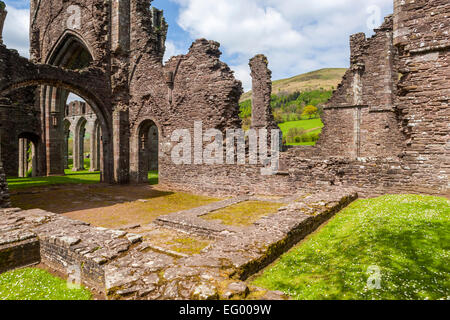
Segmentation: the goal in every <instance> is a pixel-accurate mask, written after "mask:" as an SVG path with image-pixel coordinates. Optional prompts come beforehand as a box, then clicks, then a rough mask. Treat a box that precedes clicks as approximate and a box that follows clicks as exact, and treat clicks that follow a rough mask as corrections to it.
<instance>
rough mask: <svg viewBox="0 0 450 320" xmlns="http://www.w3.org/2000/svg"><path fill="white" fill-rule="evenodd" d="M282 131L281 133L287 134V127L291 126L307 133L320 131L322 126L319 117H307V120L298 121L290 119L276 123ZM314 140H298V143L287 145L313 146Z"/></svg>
mask: <svg viewBox="0 0 450 320" xmlns="http://www.w3.org/2000/svg"><path fill="white" fill-rule="evenodd" d="M278 126H279V127H280V129H281V131H282V132H283V135H284V136H285V135H287V133H288V131H289V129H291V128H300V129H304V130H307V132H308V133H319V134H320V133H321V132H322V128H323V126H324V125H323V123H322V120H321V119H320V118H317V119H311V120H309V119H307V120H299V121H290V122H284V123H280V124H279V125H278ZM315 144H316V142H300V143H288V144H287V145H289V146H314V145H315Z"/></svg>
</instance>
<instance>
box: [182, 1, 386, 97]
mask: <svg viewBox="0 0 450 320" xmlns="http://www.w3.org/2000/svg"><path fill="white" fill-rule="evenodd" d="M173 1H175V2H178V3H179V4H180V6H181V10H180V16H179V19H178V24H179V25H180V26H181V27H182V28H183V29H184V30H186V31H187V32H189V34H190V36H191V37H193V38H200V37H204V38H208V39H213V40H217V41H219V42H220V43H221V45H222V51H223V52H224V53H225V57H226V58H227V60H229V62H230V65H231V66H232V68H233V69H234V70H235V71H236V77H237V78H239V79H240V80H241V81H242V82H243V84H244V87H245V89H246V90H248V89H250V84H251V81H250V76H249V68H248V60H249V59H250V58H251V57H252V56H254V55H255V54H258V53H263V54H265V55H267V56H268V58H269V63H270V66H269V67H270V68H271V69H272V71H273V76H274V78H281V77H287V76H293V75H296V74H299V73H302V72H307V71H312V70H314V69H318V68H324V67H345V66H347V65H348V60H349V46H348V43H349V40H348V39H349V36H350V35H351V34H353V33H356V32H366V33H370V32H371V30H368V29H367V21H368V19H369V18H372V20H373V17H371V16H370V15H369V13H368V12H367V8H369V7H371V6H373V5H376V6H379V7H380V11H381V12H382V14H389V13H392V10H393V9H392V0H371V1H361V0H312V1H311V0H245V1H242V0H214V1H210V0H173ZM381 19H382V16H380V19H379V20H380V21H379V23H380V24H381V23H382V20H381ZM228 58H229V59H228Z"/></svg>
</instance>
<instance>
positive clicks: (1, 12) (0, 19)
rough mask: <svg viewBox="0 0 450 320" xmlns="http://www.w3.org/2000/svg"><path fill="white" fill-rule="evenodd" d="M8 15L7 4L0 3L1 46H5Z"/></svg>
mask: <svg viewBox="0 0 450 320" xmlns="http://www.w3.org/2000/svg"><path fill="white" fill-rule="evenodd" d="M7 14H8V11H6V5H5V3H4V2H3V1H0V44H3V26H4V24H5V20H6V15H7Z"/></svg>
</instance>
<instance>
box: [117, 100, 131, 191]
mask: <svg viewBox="0 0 450 320" xmlns="http://www.w3.org/2000/svg"><path fill="white" fill-rule="evenodd" d="M129 137H130V130H129V111H128V110H127V109H125V108H123V109H122V108H119V109H116V110H115V111H114V113H113V152H114V181H115V182H116V183H120V184H126V183H129V181H130V172H129V171H130V170H129V167H130V152H129V151H130V138H129Z"/></svg>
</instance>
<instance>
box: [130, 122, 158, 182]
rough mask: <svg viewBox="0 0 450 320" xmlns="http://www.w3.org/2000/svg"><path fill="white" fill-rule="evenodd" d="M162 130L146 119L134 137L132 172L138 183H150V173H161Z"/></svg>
mask: <svg viewBox="0 0 450 320" xmlns="http://www.w3.org/2000/svg"><path fill="white" fill-rule="evenodd" d="M159 141H160V130H159V127H158V126H157V124H156V123H155V122H154V121H153V120H151V119H146V120H144V121H142V122H141V123H140V125H139V126H138V127H137V129H136V131H135V133H134V135H133V146H132V147H133V151H132V154H133V159H132V164H131V171H132V176H133V180H134V182H136V183H146V182H148V174H149V172H150V171H159Z"/></svg>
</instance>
